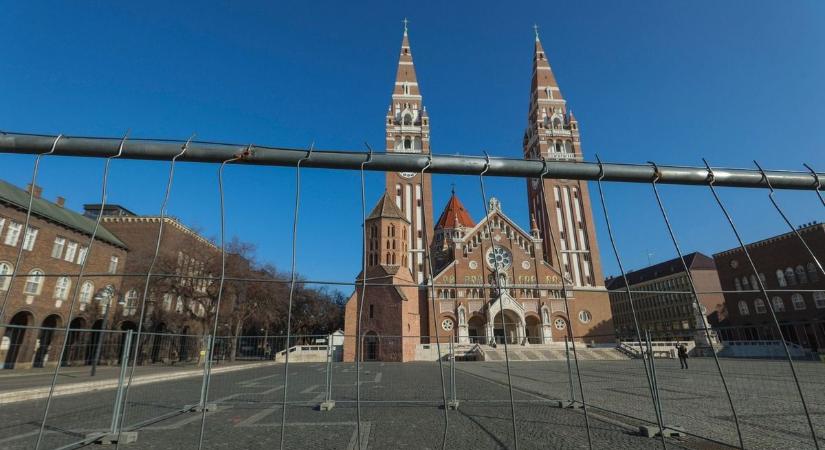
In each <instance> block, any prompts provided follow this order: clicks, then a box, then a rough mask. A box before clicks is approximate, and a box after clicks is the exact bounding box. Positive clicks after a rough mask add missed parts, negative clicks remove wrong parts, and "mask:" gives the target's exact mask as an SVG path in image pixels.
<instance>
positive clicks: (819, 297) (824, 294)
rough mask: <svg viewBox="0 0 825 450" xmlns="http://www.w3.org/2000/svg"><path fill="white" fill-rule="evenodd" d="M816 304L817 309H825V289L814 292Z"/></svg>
mask: <svg viewBox="0 0 825 450" xmlns="http://www.w3.org/2000/svg"><path fill="white" fill-rule="evenodd" d="M814 304H815V305H816V308H817V309H825V291H816V292H814Z"/></svg>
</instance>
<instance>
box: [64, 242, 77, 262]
mask: <svg viewBox="0 0 825 450" xmlns="http://www.w3.org/2000/svg"><path fill="white" fill-rule="evenodd" d="M77 247H78V244H77V242H74V241H69V242H68V244H66V254H65V255H63V260H64V261H68V262H74V259H75V257H76V256H77Z"/></svg>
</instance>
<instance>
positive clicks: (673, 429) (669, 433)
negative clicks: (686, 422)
mask: <svg viewBox="0 0 825 450" xmlns="http://www.w3.org/2000/svg"><path fill="white" fill-rule="evenodd" d="M639 434H640V435H642V436H644V437H659V436H661V435H664V437H679V436H684V434H685V429H684V428H682V427H679V426H675V425H665V431H664V433H662V431H661V429H660V428H659V426H658V425H642V426H640V427H639Z"/></svg>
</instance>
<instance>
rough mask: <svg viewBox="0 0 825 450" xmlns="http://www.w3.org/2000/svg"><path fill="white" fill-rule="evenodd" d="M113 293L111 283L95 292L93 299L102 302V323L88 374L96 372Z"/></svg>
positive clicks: (92, 374) (91, 374) (93, 374)
mask: <svg viewBox="0 0 825 450" xmlns="http://www.w3.org/2000/svg"><path fill="white" fill-rule="evenodd" d="M114 295H115V288H114V286H112V285H111V284H109V285H106V287H104V288H103V289H101V290H99V291H98V292H97V294H95V297H94V298H95V301H97V302H98V304H100V303H101V302H102V303H103V323H102V324H101V325H100V335H99V336H98V338H97V345H96V346H95V357H94V358H93V359H92V371H91V373H90V374H89V376H92V377H93V376H95V374H96V373H97V364H98V362H99V361H100V352H101V351H102V350H103V337H104V334H103V333H104V332H105V331H106V328H107V327H108V324H109V310H110V309H111V308H110V306H111V304H112V297H114ZM118 304H123V303H122V302H118Z"/></svg>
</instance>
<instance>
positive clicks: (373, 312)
mask: <svg viewBox="0 0 825 450" xmlns="http://www.w3.org/2000/svg"><path fill="white" fill-rule="evenodd" d="M374 317H375V305H370V319H372V318H374Z"/></svg>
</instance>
